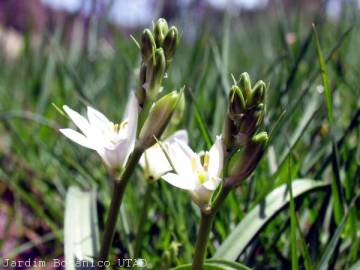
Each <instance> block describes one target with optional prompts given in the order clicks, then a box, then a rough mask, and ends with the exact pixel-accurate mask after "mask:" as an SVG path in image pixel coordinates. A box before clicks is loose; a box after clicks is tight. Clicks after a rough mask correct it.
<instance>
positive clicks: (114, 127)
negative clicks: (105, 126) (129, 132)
mask: <svg viewBox="0 0 360 270" xmlns="http://www.w3.org/2000/svg"><path fill="white" fill-rule="evenodd" d="M111 124H112V126H111V128H112V131H114V132H116V133H119V132H120V130H122V129H124V128H125V127H126V126H127V125H128V121H127V120H125V121H122V122H121V123H120V124H118V123H116V124H114V123H111Z"/></svg>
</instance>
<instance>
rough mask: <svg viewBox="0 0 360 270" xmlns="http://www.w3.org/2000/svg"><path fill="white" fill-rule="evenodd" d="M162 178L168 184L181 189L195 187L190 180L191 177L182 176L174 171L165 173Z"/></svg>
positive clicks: (192, 188)
mask: <svg viewBox="0 0 360 270" xmlns="http://www.w3.org/2000/svg"><path fill="white" fill-rule="evenodd" d="M162 178H163V179H164V180H165V181H166V182H168V183H169V184H171V185H173V186H175V187H178V188H181V189H185V190H194V189H195V187H196V185H195V183H194V181H191V178H189V177H182V176H180V175H177V174H174V173H167V174H165V175H164V176H163V177H162Z"/></svg>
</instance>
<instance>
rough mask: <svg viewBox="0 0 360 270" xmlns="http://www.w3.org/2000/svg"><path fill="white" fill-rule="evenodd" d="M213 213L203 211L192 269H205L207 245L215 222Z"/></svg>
mask: <svg viewBox="0 0 360 270" xmlns="http://www.w3.org/2000/svg"><path fill="white" fill-rule="evenodd" d="M213 217H214V215H213V213H204V212H201V217H200V226H199V231H198V235H197V239H196V244H195V254H194V258H193V264H192V269H193V270H203V265H204V260H205V253H206V247H207V243H208V240H209V235H210V229H211V226H212V223H213Z"/></svg>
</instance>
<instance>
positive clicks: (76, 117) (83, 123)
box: [63, 105, 90, 135]
mask: <svg viewBox="0 0 360 270" xmlns="http://www.w3.org/2000/svg"><path fill="white" fill-rule="evenodd" d="M63 109H64V111H65V112H66V114H67V115H68V116H69V117H70V119H71V121H73V122H74V124H75V125H76V126H77V127H78V128H79V129H80V130H81V132H82V133H84V135H87V134H88V133H89V129H90V124H89V122H88V121H87V120H86V118H85V117H83V116H82V115H80V114H79V113H78V112H76V111H74V110H73V109H71V108H70V107H68V106H67V105H64V106H63Z"/></svg>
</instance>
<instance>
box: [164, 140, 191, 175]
mask: <svg viewBox="0 0 360 270" xmlns="http://www.w3.org/2000/svg"><path fill="white" fill-rule="evenodd" d="M168 153H169V157H170V160H171V162H172V164H173V165H174V169H175V171H176V172H177V173H179V174H192V173H193V170H192V169H193V166H192V159H193V158H194V157H195V156H196V154H195V153H194V152H193V151H192V150H191V149H190V147H188V146H187V145H186V144H184V143H182V142H181V141H179V140H177V139H175V141H174V142H173V143H171V144H170V145H169V147H168Z"/></svg>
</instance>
